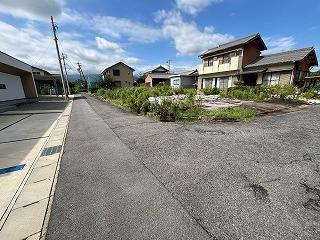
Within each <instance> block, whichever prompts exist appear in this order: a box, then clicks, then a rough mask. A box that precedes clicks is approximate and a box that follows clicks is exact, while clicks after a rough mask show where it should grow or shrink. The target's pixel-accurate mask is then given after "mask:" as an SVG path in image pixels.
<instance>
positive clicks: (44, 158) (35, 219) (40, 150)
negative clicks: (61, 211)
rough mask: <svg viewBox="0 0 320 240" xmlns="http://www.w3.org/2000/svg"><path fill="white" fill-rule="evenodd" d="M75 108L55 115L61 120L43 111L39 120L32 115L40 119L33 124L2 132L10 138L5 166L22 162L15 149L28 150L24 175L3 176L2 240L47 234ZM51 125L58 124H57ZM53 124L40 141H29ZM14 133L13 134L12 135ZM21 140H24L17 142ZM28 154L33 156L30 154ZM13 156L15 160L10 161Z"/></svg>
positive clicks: (25, 155)
mask: <svg viewBox="0 0 320 240" xmlns="http://www.w3.org/2000/svg"><path fill="white" fill-rule="evenodd" d="M37 106H38V105H37ZM71 107H72V103H70V104H69V106H68V107H67V108H66V109H65V110H64V111H61V113H59V114H58V113H55V114H57V116H55V117H54V118H53V116H51V115H52V114H53V113H50V112H49V113H48V112H47V111H44V112H43V110H41V111H42V112H41V113H38V114H40V115H39V116H38V115H33V114H30V117H29V118H30V119H31V118H32V116H36V118H34V119H33V122H29V124H28V122H23V121H22V122H21V124H20V125H21V126H20V125H18V126H16V125H14V127H11V126H10V125H8V126H10V127H8V128H6V129H5V130H6V131H2V132H1V133H2V134H3V135H2V137H3V136H4V135H6V138H5V139H6V140H7V142H5V143H2V144H1V146H2V147H5V145H6V144H7V145H8V146H7V149H6V151H5V153H6V154H5V155H3V156H2V155H1V154H0V156H1V159H2V161H1V163H2V165H3V164H13V163H15V162H14V161H17V160H18V159H19V158H17V156H18V155H17V152H16V151H15V149H19V146H20V145H19V144H20V143H22V144H24V145H25V146H24V147H23V148H22V147H21V146H20V152H19V156H20V155H21V158H20V159H23V158H22V156H23V157H24V159H25V160H24V161H22V163H23V164H25V167H24V168H23V170H21V171H17V172H10V173H5V174H3V175H2V176H1V184H0V187H1V190H2V192H3V193H4V194H3V195H1V197H0V203H1V204H0V206H1V208H0V210H1V213H2V215H1V221H0V239H6V240H21V239H28V240H29V239H32V240H35V239H40V237H41V236H43V235H44V234H45V231H46V226H47V225H46V221H45V219H46V217H47V218H48V214H47V213H49V212H50V211H49V210H48V209H49V207H50V201H51V199H52V196H53V193H54V186H55V179H56V176H57V173H58V167H59V159H60V156H61V154H62V151H61V150H62V148H63V143H64V139H65V133H66V129H67V126H68V122H69V116H70V112H71ZM26 110H28V109H26ZM34 110H35V109H34ZM22 112H23V111H22ZM37 112H39V110H37ZM5 114H7V116H15V115H10V114H16V113H12V112H10V113H5ZM23 116H24V115H23ZM50 116H51V117H50ZM57 117H58V118H57ZM56 118H57V119H56ZM5 119H6V118H5ZM11 120H12V119H11ZM18 120H19V119H18ZM51 121H54V122H53V124H52V122H51ZM44 122H45V123H46V124H45V123H44ZM49 123H50V125H51V124H52V125H51V127H50V128H49V129H48V130H47V131H46V132H45V134H44V136H43V137H41V138H40V139H39V137H38V138H35V139H29V138H27V137H30V136H32V134H37V133H38V134H39V133H41V131H40V130H41V129H42V130H43V131H44V129H46V128H48V126H47V124H49ZM7 124H8V123H7ZM50 125H49V126H50ZM10 131H11V132H12V133H11V134H9V133H10ZM24 135H25V136H24ZM17 137H20V139H18V140H17ZM2 139H4V138H2ZM34 141H35V142H34ZM35 143H36V144H35ZM9 146H10V147H9ZM22 150H23V151H22ZM26 151H30V152H29V153H28V154H26V153H25V152H26ZM4 156H5V157H4ZM10 156H11V158H12V159H10V158H8V157H10ZM4 160H6V161H7V162H6V161H4ZM10 166H11V165H10ZM4 190H5V191H4Z"/></svg>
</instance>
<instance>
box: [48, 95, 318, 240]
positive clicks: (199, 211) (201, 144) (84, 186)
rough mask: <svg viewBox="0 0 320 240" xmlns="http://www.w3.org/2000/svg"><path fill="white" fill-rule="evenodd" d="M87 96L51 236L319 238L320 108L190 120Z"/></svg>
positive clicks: (74, 126)
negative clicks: (155, 117)
mask: <svg viewBox="0 0 320 240" xmlns="http://www.w3.org/2000/svg"><path fill="white" fill-rule="evenodd" d="M86 101H87V102H88V103H89V104H90V106H91V107H89V106H88V104H87V103H86V102H85V100H78V101H76V102H75V104H74V109H73V113H72V117H71V125H70V131H69V134H68V138H67V145H66V152H65V154H64V157H63V159H62V166H61V172H60V175H59V180H58V186H57V187H58V189H57V192H56V196H55V200H54V206H53V211H52V216H51V220H50V225H49V235H48V239H76V238H78V239H79V238H81V239H86V237H87V236H91V238H90V239H207V238H210V237H211V238H212V239H259V240H263V239H320V168H319V164H320V152H319V148H320V144H319V139H320V132H319V129H320V126H319V119H320V106H311V107H309V108H307V109H305V110H303V111H299V112H292V113H287V114H283V115H278V116H270V117H263V118H260V119H258V120H256V121H255V122H250V123H218V124H207V125H204V124H203V125H201V124H189V125H182V124H175V123H159V122H153V121H151V120H150V119H148V118H145V117H137V116H135V115H132V114H130V113H126V112H124V111H122V110H119V109H117V108H115V107H113V106H110V105H108V104H106V103H103V102H101V101H99V100H96V99H93V98H89V99H87V100H86ZM92 109H93V110H94V111H93V110H92ZM128 189H129V190H128Z"/></svg>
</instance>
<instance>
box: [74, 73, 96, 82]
mask: <svg viewBox="0 0 320 240" xmlns="http://www.w3.org/2000/svg"><path fill="white" fill-rule="evenodd" d="M85 77H86V78H87V77H93V78H98V77H100V74H86V75H85ZM68 79H69V81H70V82H75V81H77V80H78V79H80V76H79V75H78V74H71V75H68Z"/></svg>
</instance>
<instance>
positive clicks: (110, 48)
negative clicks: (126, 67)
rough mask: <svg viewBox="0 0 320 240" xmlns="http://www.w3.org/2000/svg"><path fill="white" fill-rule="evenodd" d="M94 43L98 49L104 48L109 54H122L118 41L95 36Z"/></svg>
mask: <svg viewBox="0 0 320 240" xmlns="http://www.w3.org/2000/svg"><path fill="white" fill-rule="evenodd" d="M96 43H97V45H98V48H99V49H102V50H106V51H107V52H109V53H111V54H122V53H123V52H124V50H123V49H122V48H121V47H120V45H119V44H118V43H115V42H110V41H108V40H106V39H104V38H101V37H96Z"/></svg>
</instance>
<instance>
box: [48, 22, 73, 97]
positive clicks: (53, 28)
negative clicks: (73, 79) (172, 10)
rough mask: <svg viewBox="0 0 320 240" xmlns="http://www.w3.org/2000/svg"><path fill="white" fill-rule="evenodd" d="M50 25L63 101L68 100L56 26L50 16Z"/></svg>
mask: <svg viewBox="0 0 320 240" xmlns="http://www.w3.org/2000/svg"><path fill="white" fill-rule="evenodd" d="M51 24H52V31H53V36H54V42H55V43H56V49H57V55H58V60H59V66H60V75H61V80H62V87H63V92H64V95H65V99H66V100H68V99H69V97H68V93H67V91H66V86H65V78H64V74H63V69H62V64H61V57H60V51H59V46H58V38H57V35H56V31H57V29H56V26H55V25H54V22H53V17H52V16H51Z"/></svg>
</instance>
